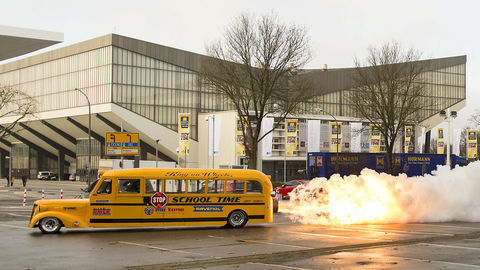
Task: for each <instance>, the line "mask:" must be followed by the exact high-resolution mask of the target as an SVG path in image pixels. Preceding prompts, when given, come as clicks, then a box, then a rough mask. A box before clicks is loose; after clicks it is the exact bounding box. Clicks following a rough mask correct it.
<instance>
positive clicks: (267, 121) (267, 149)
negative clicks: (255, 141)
mask: <svg viewBox="0 0 480 270" xmlns="http://www.w3.org/2000/svg"><path fill="white" fill-rule="evenodd" d="M273 120H274V119H273V118H272V117H266V118H263V120H262V134H261V135H262V136H263V135H264V134H266V133H267V132H269V131H270V130H272V129H273ZM237 121H238V120H237ZM272 140H273V131H272V132H270V133H268V134H267V135H265V137H263V139H262V153H263V156H264V157H271V156H272Z"/></svg>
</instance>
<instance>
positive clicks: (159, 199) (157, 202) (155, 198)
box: [150, 192, 168, 208]
mask: <svg viewBox="0 0 480 270" xmlns="http://www.w3.org/2000/svg"><path fill="white" fill-rule="evenodd" d="M167 202H168V198H167V195H165V194H163V193H162V192H157V193H155V194H153V195H152V197H150V203H151V204H152V205H153V206H155V207H157V208H162V207H164V206H165V205H166V204H167Z"/></svg>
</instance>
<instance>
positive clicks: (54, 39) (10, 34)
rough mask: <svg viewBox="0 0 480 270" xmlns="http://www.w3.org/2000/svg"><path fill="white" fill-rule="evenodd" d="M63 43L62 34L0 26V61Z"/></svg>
mask: <svg viewBox="0 0 480 270" xmlns="http://www.w3.org/2000/svg"><path fill="white" fill-rule="evenodd" d="M60 42H63V33H58V32H50V31H43V30H34V29H27V28H18V27H10V26H3V25H0V44H2V46H1V48H0V61H3V60H6V59H9V58H13V57H17V56H20V55H23V54H27V53H31V52H34V51H36V50H40V49H43V48H46V47H48V46H52V45H54V44H57V43H60Z"/></svg>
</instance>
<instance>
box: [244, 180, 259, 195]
mask: <svg viewBox="0 0 480 270" xmlns="http://www.w3.org/2000/svg"><path fill="white" fill-rule="evenodd" d="M247 193H262V184H261V183H260V182H258V181H253V180H249V181H247Z"/></svg>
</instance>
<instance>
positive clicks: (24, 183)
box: [22, 175, 27, 187]
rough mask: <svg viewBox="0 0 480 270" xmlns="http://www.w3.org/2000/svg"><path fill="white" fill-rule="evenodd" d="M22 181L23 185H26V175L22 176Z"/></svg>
mask: <svg viewBox="0 0 480 270" xmlns="http://www.w3.org/2000/svg"><path fill="white" fill-rule="evenodd" d="M22 183H23V187H26V186H27V176H26V175H24V176H22Z"/></svg>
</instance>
